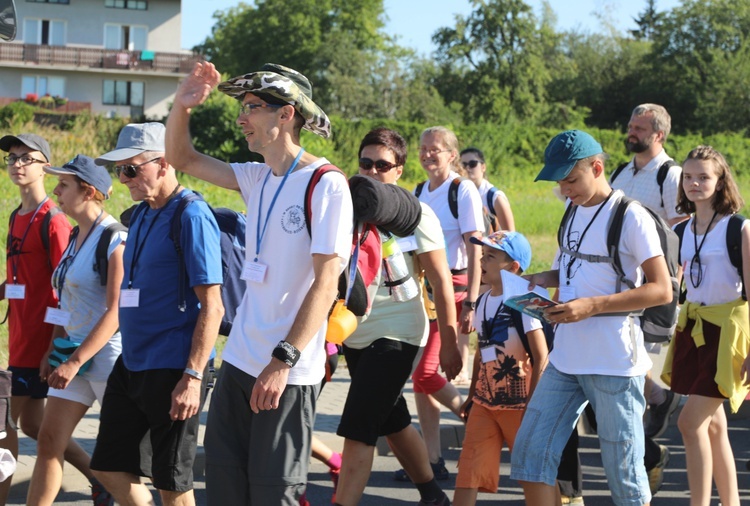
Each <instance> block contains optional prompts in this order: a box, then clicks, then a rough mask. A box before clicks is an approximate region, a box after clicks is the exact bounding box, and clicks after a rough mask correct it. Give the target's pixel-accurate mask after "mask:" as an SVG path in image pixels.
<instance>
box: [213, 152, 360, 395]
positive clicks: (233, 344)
mask: <svg viewBox="0 0 750 506" xmlns="http://www.w3.org/2000/svg"><path fill="white" fill-rule="evenodd" d="M328 163H329V162H328V161H327V160H325V159H324V158H322V159H319V160H317V161H316V162H314V163H312V164H310V165H308V166H306V167H302V168H299V169H297V170H295V171H294V172H292V173H291V174H289V177H288V178H287V180H286V183H285V184H284V186H283V188H282V190H281V192H279V195H278V197H277V199H276V202H275V204H274V206H273V209H272V210H271V213H270V215H269V214H268V212H269V207H270V205H271V201H272V200H273V197H274V194H275V193H276V190H277V189H278V188H279V185H280V184H281V181H282V180H283V176H275V175H274V174H273V173H271V174H270V176H269V177H268V180H267V181H266V183H265V185H264V180H265V178H266V176H267V175H268V174H269V172H270V171H271V168H270V167H269V166H268V165H266V164H264V163H243V164H237V163H235V164H231V167H232V169H233V170H234V174H235V176H236V177H237V182H238V183H239V186H240V191H241V193H242V198H243V199H244V201H245V204H246V205H247V232H246V234H245V236H246V247H247V253H246V261H248V262H252V261H253V259H254V258H255V256H256V245H257V243H258V241H257V240H256V234H257V231H258V228H257V227H258V224H259V220H258V217H259V210H258V205H259V202H260V201H261V191H262V195H263V196H262V202H263V207H262V209H261V210H260V217H261V221H260V227H261V230H262V228H263V225H264V223H265V222H266V217H267V216H268V221H267V223H268V225H267V227H266V230H265V235H264V236H263V239H262V241H261V245H260V251H259V252H258V262H259V263H261V264H263V265H266V266H267V270H266V273H265V279H264V281H263V282H254V281H248V282H247V290H246V291H245V294H244V296H243V298H242V303H241V305H240V307H239V308H238V310H237V316H236V319H235V321H234V324H233V326H232V331H231V332H230V334H229V338H228V340H227V344H226V347H225V348H224V351H223V353H222V359H223V360H225V361H226V362H229V363H230V364H232V365H233V366H235V367H237V368H239V369H240V370H242V371H244V372H245V373H247V374H249V375H251V376H254V377H256V378H257V377H258V375H259V374H260V373H261V372H262V371H263V369H264V368H265V367H266V366H267V365H268V363H269V362H270V360H271V353H272V352H273V349H274V348H275V347H276V345H277V344H278V342H279V341H281V340H283V339H286V337H287V334H288V333H289V330H290V329H291V328H292V324H293V323H294V320H295V318H296V317H297V313H298V312H299V311H300V308H301V307H302V302H303V300H304V298H305V296H306V295H307V292H308V290H309V289H310V287H311V286H312V283H313V280H314V273H313V259H312V255H313V254H316V253H317V254H324V255H330V254H335V255H338V257H339V258H340V259H341V263H340V271H343V269H344V267H345V265H346V263H347V262H348V260H349V255H350V253H351V245H352V223H353V220H352V200H351V194H350V193H349V186H348V184H347V181H346V177H344V176H343V175H341V174H340V173H338V172H330V173H327V174H325V175H324V176H323V177H322V178H321V179H320V181H319V182H318V183H317V185H316V186H315V189H314V191H313V194H312V205H311V209H312V212H311V215H312V223H311V233H312V238H311V237H310V235H308V233H307V228H306V226H305V223H306V218H305V214H304V198H305V190H306V188H307V185H308V183H309V181H310V177H311V176H312V174H313V171H314V170H315V169H316V168H318V167H320V166H322V165H325V164H328ZM264 186H265V187H264ZM331 302H333V301H331ZM325 334H326V322H324V323H323V325H321V328H320V330H319V331H318V333H317V334H316V335H315V336H314V337H313V339H312V340H311V341H310V343H309V344H308V345H307V347H306V348H305V349H304V350H302V354H301V356H300V359H299V362H297V365H295V366H294V367H293V368H292V369H291V371H290V372H289V380H288V383H289V384H290V385H314V384H317V383H320V381H321V380H322V379H323V375H324V373H325V360H326V354H325V350H324V341H325Z"/></svg>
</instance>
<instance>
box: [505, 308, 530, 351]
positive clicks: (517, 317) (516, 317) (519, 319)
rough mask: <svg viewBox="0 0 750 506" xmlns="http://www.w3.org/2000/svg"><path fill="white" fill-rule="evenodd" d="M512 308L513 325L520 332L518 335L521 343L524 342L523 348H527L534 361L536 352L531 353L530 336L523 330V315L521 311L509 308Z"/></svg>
mask: <svg viewBox="0 0 750 506" xmlns="http://www.w3.org/2000/svg"><path fill="white" fill-rule="evenodd" d="M508 309H509V310H510V318H511V320H513V327H515V329H516V332H518V337H519V338H520V339H521V343H522V344H523V349H524V350H526V353H528V354H529V357H531V362H532V363H533V362H534V354H533V353H531V345H530V344H529V336H527V335H526V332H524V331H523V316H522V315H521V312H520V311H518V310H516V309H513V308H508Z"/></svg>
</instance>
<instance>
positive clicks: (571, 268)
mask: <svg viewBox="0 0 750 506" xmlns="http://www.w3.org/2000/svg"><path fill="white" fill-rule="evenodd" d="M618 195H622V192H621V191H619V190H618V191H615V193H614V194H613V195H612V196H611V197H610V198H609V200H607V201H606V202H604V203H602V204H600V205H596V206H591V207H581V206H579V207H578V208H577V210H576V213H575V216H573V219H572V220H571V221H570V222H569V223H568V226H567V228H566V230H564V231H563V245H564V246H565V247H567V248H570V249H573V250H576V248H579V249H578V250H577V251H579V252H580V253H585V254H589V255H601V256H607V255H608V253H607V244H606V242H607V230H608V224H609V220H610V215H611V214H612V212H613V210H614V207H615V203H616V201H617V200H618V199H617V196H618ZM600 206H603V207H602V210H601V212H599V214H598V215H597V216H596V219H594V215H595V214H596V212H597V210H598V209H599V208H600ZM592 220H593V221H592ZM589 224H590V227H589V228H588V231H586V233H585V235H584V236H583V240H581V235H582V234H583V231H584V230H585V229H586V227H587V226H588V225H589ZM619 251H620V259H621V261H622V267H623V270H624V272H625V275H626V276H627V278H628V279H630V280H634V281H635V284H636V286H640V285H641V283H642V280H643V271H642V270H641V268H640V265H641V264H643V262H645V261H646V260H648V259H650V258H653V257H656V256H660V255H663V252H662V250H661V243H660V242H659V235H658V232H657V231H656V224H655V223H654V221H653V219H652V218H651V216H650V215H649V214H648V212H647V211H646V210H645V209H644V208H643V207H641V206H639V205H638V204H631V205H630V206H629V207H628V209H627V211H626V213H625V216H624V219H623V226H622V236H621V238H620V245H619ZM553 269H559V270H560V300H561V301H562V302H567V301H568V300H571V299H575V298H583V297H595V296H599V295H610V294H613V293H615V289H616V282H617V275H616V274H615V271H614V269H613V268H612V266H611V265H610V264H608V263H593V262H588V261H585V260H580V259H573V260H572V262H571V257H570V256H569V255H567V254H562V255H560V253H559V251H558V253H557V255H556V257H555V263H554V266H553ZM568 272H570V279H568ZM623 289H627V287H623ZM631 323H632V328H633V331H632V332H631ZM550 362H551V363H552V364H553V365H554V366H555V368H557V369H558V370H560V371H562V372H563V373H566V374H603V375H611V376H639V375H641V374H645V373H646V372H647V371H648V370H649V369H651V365H652V364H651V359H650V358H649V357H648V354H647V353H646V349H645V347H644V345H643V333H642V332H641V328H640V321H639V318H638V317H628V316H594V317H591V318H587V319H585V320H582V321H580V322H575V323H561V324H559V325H558V326H557V329H556V331H555V347H554V348H553V349H552V352H551V353H550Z"/></svg>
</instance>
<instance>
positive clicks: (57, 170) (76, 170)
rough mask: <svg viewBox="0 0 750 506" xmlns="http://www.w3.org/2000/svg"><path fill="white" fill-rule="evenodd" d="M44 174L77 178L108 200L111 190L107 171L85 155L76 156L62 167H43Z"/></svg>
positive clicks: (110, 179) (110, 180)
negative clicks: (66, 175)
mask: <svg viewBox="0 0 750 506" xmlns="http://www.w3.org/2000/svg"><path fill="white" fill-rule="evenodd" d="M44 172H46V173H47V174H54V175H56V176H59V175H61V174H69V175H71V176H78V177H79V178H81V180H83V181H84V182H86V183H88V184H90V185H91V186H93V187H94V188H96V189H97V190H99V191H100V192H101V193H102V195H104V198H105V199H108V198H109V192H110V191H111V190H112V178H111V177H109V173H108V172H107V169H105V168H104V167H100V166H98V165H96V164H95V163H94V159H93V158H89V157H88V156H86V155H76V157H75V158H73V159H72V160H71V161H69V162H68V163H66V164H65V165H63V166H62V167H45V168H44Z"/></svg>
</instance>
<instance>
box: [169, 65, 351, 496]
mask: <svg viewBox="0 0 750 506" xmlns="http://www.w3.org/2000/svg"><path fill="white" fill-rule="evenodd" d="M220 80H221V75H220V74H219V72H218V71H217V70H216V69H215V68H214V66H213V65H212V64H211V63H207V62H202V63H197V64H196V65H195V67H194V69H193V72H192V73H191V74H190V75H189V76H188V77H187V78H185V80H184V81H183V82H182V84H181V85H180V87H179V88H178V90H177V93H176V94H175V100H174V104H173V106H172V110H171V112H170V114H169V120H168V122H167V158H168V159H169V160H170V162H171V163H173V164H174V165H175V167H177V168H178V169H179V170H181V171H184V172H186V173H188V174H191V175H193V176H196V177H199V178H201V179H205V180H206V181H210V182H212V183H214V184H216V185H219V186H222V187H224V188H228V189H231V190H236V191H239V192H241V193H242V197H243V199H244V200H245V203H246V205H247V230H248V234H247V259H246V262H245V269H244V271H245V272H244V277H245V278H246V279H247V281H248V284H247V290H246V291H245V296H244V298H243V301H242V305H241V306H240V308H239V309H238V311H237V318H236V320H235V322H234V325H233V327H232V332H231V333H230V335H229V339H228V341H227V345H226V347H225V348H224V351H223V354H222V359H223V365H222V368H221V372H220V373H219V379H218V382H217V385H216V391H215V393H214V397H213V400H212V404H211V409H210V411H209V420H208V426H207V429H206V440H205V447H206V488H207V491H208V499H209V503H210V504H286V505H296V504H298V502H297V500H298V497H299V495H300V494H301V493H302V492H303V491H304V486H305V482H306V481H307V465H308V459H309V455H310V438H311V436H312V429H313V421H314V416H315V400H316V396H317V391H318V386H319V385H320V382H321V380H322V379H323V375H324V364H325V359H326V357H325V351H324V346H323V344H324V337H325V333H326V322H327V316H328V311H329V309H330V308H331V305H332V303H333V302H334V300H335V298H336V295H337V292H338V278H339V274H340V273H341V272H342V270H343V268H344V266H345V265H346V263H347V261H348V259H349V254H350V249H351V244H352V202H351V196H350V193H349V188H348V185H347V182H346V178H345V177H344V176H343V175H342V174H340V173H337V172H332V173H329V174H326V175H324V176H323V177H322V178H321V179H320V181H319V182H318V184H317V185H316V186H315V188H314V190H313V192H312V199H311V203H310V204H311V205H310V215H311V218H312V222H311V223H310V224H309V225H310V228H309V230H310V233H309V234H308V232H307V230H306V226H305V223H306V221H307V217H306V216H305V213H304V209H305V202H304V197H305V193H306V188H307V185H308V183H309V181H310V178H311V176H312V174H313V172H314V170H315V169H317V168H319V167H322V166H323V165H326V164H328V163H329V162H328V161H327V160H325V159H324V158H319V157H317V156H315V155H313V154H311V153H308V152H306V151H305V150H304V149H303V148H302V146H301V144H300V131H301V130H302V128H305V129H307V130H309V131H311V132H313V133H315V134H318V135H321V136H322V137H328V136H329V135H330V129H331V124H330V122H329V120H328V117H327V116H326V114H325V113H324V112H323V110H322V109H320V107H318V105H317V104H315V102H313V100H312V87H311V85H310V82H309V81H308V80H307V78H306V77H305V76H303V75H302V74H300V73H299V72H296V71H294V70H292V69H289V68H287V67H283V66H281V65H275V64H266V65H264V66H263V67H262V68H261V69H260V70H258V71H256V72H251V73H249V74H245V75H242V76H238V77H235V78H233V79H230V80H229V81H226V82H224V83H221V84H219V81H220ZM217 85H218V86H219V91H222V92H224V93H226V94H228V95H230V96H232V97H234V98H236V99H237V100H239V101H240V105H241V108H240V110H239V117H238V118H237V124H238V125H239V127H240V128H241V129H242V133H243V134H244V136H245V138H246V139H247V145H248V148H249V149H250V151H253V152H255V153H259V154H261V155H263V158H264V160H265V163H233V164H228V163H226V162H222V161H220V160H216V159H214V158H211V157H209V156H206V155H203V154H201V153H198V152H197V151H196V150H195V148H194V147H193V144H192V142H191V139H190V134H189V129H188V126H189V119H190V111H191V109H192V108H194V107H197V106H199V105H200V104H202V103H203V102H204V101H205V100H206V98H207V97H208V95H209V94H210V93H211V91H212V90H213V89H214V88H215V87H216V86H217Z"/></svg>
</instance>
